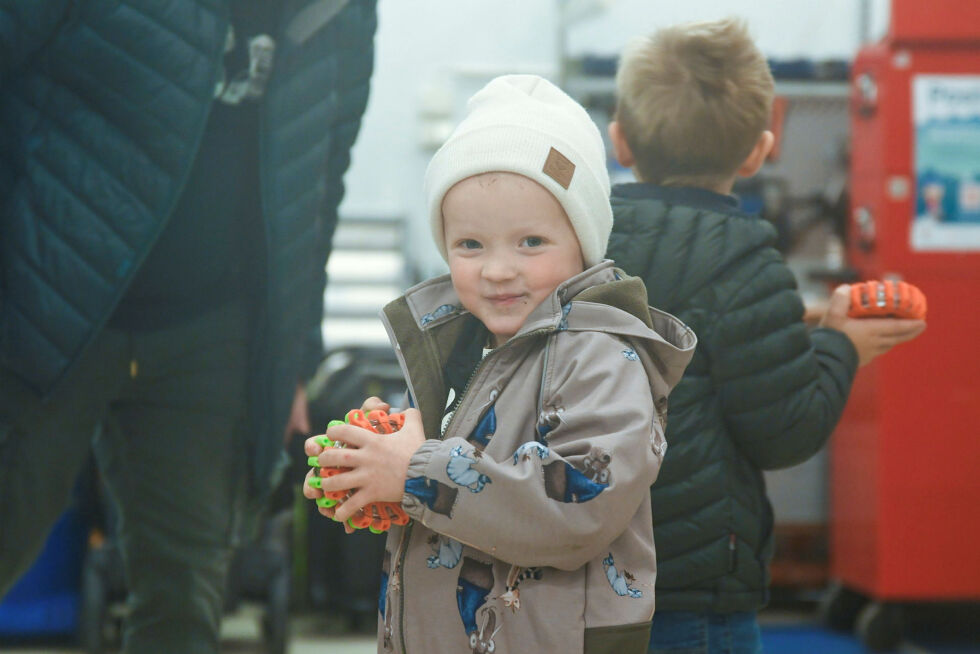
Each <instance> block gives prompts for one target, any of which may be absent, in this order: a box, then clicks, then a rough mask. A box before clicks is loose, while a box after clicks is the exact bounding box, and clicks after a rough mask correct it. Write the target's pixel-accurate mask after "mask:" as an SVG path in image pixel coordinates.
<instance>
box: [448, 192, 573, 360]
mask: <svg viewBox="0 0 980 654" xmlns="http://www.w3.org/2000/svg"><path fill="white" fill-rule="evenodd" d="M442 216H443V229H444V230H445V236H446V249H447V251H448V254H449V272H450V275H451V276H452V280H453V287H454V288H455V289H456V293H457V294H458V295H459V299H460V301H462V303H463V306H464V307H466V309H467V310H469V311H470V313H472V314H473V315H474V316H476V317H477V318H479V319H480V321H481V322H482V323H483V324H484V325H486V327H487V329H489V330H490V333H491V334H493V345H494V347H496V346H498V345H501V344H502V343H504V342H505V341H506V340H507V339H509V338H510V337H511V336H513V335H514V334H516V333H517V331H518V330H519V329H520V328H521V325H523V324H524V321H525V320H526V319H527V317H528V315H530V313H531V311H532V310H533V309H534V308H535V307H537V306H538V305H539V304H541V302H542V301H543V300H544V299H545V298H547V297H548V296H549V295H550V294H551V293H552V292H553V291H554V290H555V288H556V287H557V286H558V285H559V284H560V283H562V282H563V281H565V280H566V279H568V278H570V277H572V276H574V275H576V274H578V273H580V272H582V271H583V270H584V269H585V268H584V264H583V261H582V248H581V246H580V245H579V242H578V237H577V236H576V235H575V231H574V230H573V229H572V225H571V223H570V222H569V221H568V217H567V216H566V215H565V211H564V209H562V207H561V204H559V203H558V200H557V199H555V197H554V196H553V195H551V193H549V192H548V191H547V190H546V189H545V188H544V187H543V186H541V185H539V184H538V183H537V182H534V181H532V180H530V179H528V178H527V177H523V176H522V175H517V174H514V173H486V174H483V175H476V176H474V177H469V178H467V179H464V180H463V181H461V182H459V183H458V184H456V185H455V186H453V187H452V188H451V189H449V192H448V193H446V197H445V198H444V199H443V202H442Z"/></svg>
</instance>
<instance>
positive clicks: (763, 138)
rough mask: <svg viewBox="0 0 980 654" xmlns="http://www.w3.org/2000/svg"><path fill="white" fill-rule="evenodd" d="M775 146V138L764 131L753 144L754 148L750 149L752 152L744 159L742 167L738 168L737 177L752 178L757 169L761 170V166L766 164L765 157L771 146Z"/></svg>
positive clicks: (770, 133) (767, 131)
mask: <svg viewBox="0 0 980 654" xmlns="http://www.w3.org/2000/svg"><path fill="white" fill-rule="evenodd" d="M775 144H776V137H775V136H773V133H772V132H770V131H769V130H766V131H764V132H763V133H762V134H761V135H760V136H759V140H758V141H756V142H755V147H754V148H752V152H750V153H749V156H748V157H746V158H745V161H743V162H742V165H741V166H739V167H738V170H737V171H735V174H736V175H738V176H739V177H752V175H755V174H756V173H757V172H759V169H760V168H762V164H764V163H765V162H766V157H768V156H769V153H770V152H772V146H773V145H775Z"/></svg>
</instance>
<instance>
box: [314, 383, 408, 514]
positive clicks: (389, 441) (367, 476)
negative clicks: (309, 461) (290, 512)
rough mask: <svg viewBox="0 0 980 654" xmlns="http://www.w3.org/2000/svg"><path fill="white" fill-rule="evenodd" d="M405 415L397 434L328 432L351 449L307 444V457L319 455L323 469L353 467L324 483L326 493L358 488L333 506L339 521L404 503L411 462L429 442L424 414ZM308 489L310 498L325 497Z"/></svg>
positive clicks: (347, 428) (341, 428)
mask: <svg viewBox="0 0 980 654" xmlns="http://www.w3.org/2000/svg"><path fill="white" fill-rule="evenodd" d="M365 404H366V402H365ZM376 408H377V407H376ZM404 413H405V424H404V426H403V427H402V428H401V429H400V430H399V431H396V432H395V433H393V434H376V433H375V432H373V431H370V430H367V429H362V428H361V427H355V426H354V425H335V426H333V427H330V428H329V429H328V430H327V436H328V437H329V438H330V439H331V440H333V441H341V442H343V443H345V444H346V445H347V447H345V448H327V449H325V450H324V449H323V448H321V447H320V446H319V445H317V444H316V443H315V442H313V443H312V447H311V444H310V441H307V442H306V453H307V455H308V456H319V464H320V466H333V467H340V468H350V470H349V471H347V472H342V473H340V474H337V475H334V476H333V477H328V478H325V479H323V481H322V482H321V484H322V487H323V488H322V489H323V490H324V491H334V490H344V489H347V488H354V489H357V490H356V491H355V492H354V494H353V495H352V496H351V497H349V498H347V500H346V501H344V502H343V503H342V504H338V505H337V506H335V507H333V508H334V509H336V510H335V512H334V515H333V518H334V519H335V520H339V521H346V520H347V519H348V518H350V517H351V516H352V515H354V514H355V513H356V512H357V511H358V510H360V509H361V508H363V507H364V506H366V505H367V504H369V503H371V502H396V503H398V504H400V503H401V501H402V495H403V494H404V492H405V478H406V476H407V474H408V463H409V460H410V459H411V458H412V455H413V454H414V453H415V450H417V449H418V448H419V446H420V445H422V443H424V442H425V433H424V432H423V430H422V415H421V414H420V413H419V412H418V410H416V409H407V410H406V411H405V412H404ZM314 450H316V451H314ZM311 474H312V471H311ZM308 486H309V485H308V484H306V485H305V486H304V489H303V494H304V495H305V496H306V497H308V498H310V499H315V498H316V497H317V494H322V493H321V492H320V491H317V490H316V489H314V488H309V490H307V487H308ZM322 512H323V509H321V513H322Z"/></svg>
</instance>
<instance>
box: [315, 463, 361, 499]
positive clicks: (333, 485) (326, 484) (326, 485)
mask: <svg viewBox="0 0 980 654" xmlns="http://www.w3.org/2000/svg"><path fill="white" fill-rule="evenodd" d="M368 481H369V479H368V476H367V473H365V472H362V471H361V470H359V469H356V468H355V469H353V470H345V471H344V472H340V473H338V474H336V475H333V476H332V477H323V478H321V479H320V490H322V491H323V493H324V494H326V493H332V492H334V491H345V490H347V489H349V488H360V487H361V486H362V485H363V484H364V483H366V482H368Z"/></svg>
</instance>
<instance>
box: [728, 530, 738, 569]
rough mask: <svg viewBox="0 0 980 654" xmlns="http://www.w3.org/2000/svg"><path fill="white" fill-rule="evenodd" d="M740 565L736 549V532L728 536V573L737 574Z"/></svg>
mask: <svg viewBox="0 0 980 654" xmlns="http://www.w3.org/2000/svg"><path fill="white" fill-rule="evenodd" d="M737 563H738V552H737V551H736V549H735V532H731V533H729V534H728V571H729V572H735V566H736V564H737Z"/></svg>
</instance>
